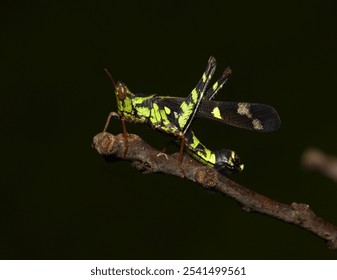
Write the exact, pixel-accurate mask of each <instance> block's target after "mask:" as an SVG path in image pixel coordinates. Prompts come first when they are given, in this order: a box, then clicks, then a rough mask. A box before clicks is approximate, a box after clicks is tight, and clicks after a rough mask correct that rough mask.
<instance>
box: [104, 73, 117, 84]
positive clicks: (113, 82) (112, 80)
mask: <svg viewBox="0 0 337 280" xmlns="http://www.w3.org/2000/svg"><path fill="white" fill-rule="evenodd" d="M104 71H105V73H106V74H107V75H108V77H109V79H110V80H111V82H112V84H113V85H114V88H116V83H115V81H114V79H113V78H112V76H111V74H110V72H109V71H108V69H106V68H104Z"/></svg>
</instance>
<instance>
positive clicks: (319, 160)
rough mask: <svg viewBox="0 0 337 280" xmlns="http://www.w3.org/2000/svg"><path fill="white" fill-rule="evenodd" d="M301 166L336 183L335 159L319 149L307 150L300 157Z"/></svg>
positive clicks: (336, 164) (336, 158)
mask: <svg viewBox="0 0 337 280" xmlns="http://www.w3.org/2000/svg"><path fill="white" fill-rule="evenodd" d="M302 165H303V167H304V168H306V169H309V170H313V171H317V172H320V173H322V174H323V175H325V176H327V177H328V178H330V179H331V180H333V181H335V182H337V157H335V156H331V155H327V154H325V153H323V152H322V151H320V150H319V149H315V148H309V149H307V150H306V151H304V153H303V155H302Z"/></svg>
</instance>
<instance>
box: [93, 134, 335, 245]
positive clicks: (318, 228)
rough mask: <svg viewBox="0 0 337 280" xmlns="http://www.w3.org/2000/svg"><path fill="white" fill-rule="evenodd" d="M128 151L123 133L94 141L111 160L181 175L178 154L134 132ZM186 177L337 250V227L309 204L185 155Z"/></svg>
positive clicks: (245, 207)
mask: <svg viewBox="0 0 337 280" xmlns="http://www.w3.org/2000/svg"><path fill="white" fill-rule="evenodd" d="M127 141H128V150H127V153H126V155H124V153H125V138H124V136H123V134H119V135H116V136H115V135H112V134H110V133H106V132H102V133H99V134H97V135H96V136H95V137H94V140H93V147H94V148H95V149H96V150H97V152H98V153H99V154H101V155H102V156H103V157H104V158H105V159H106V160H108V161H115V160H118V159H120V160H128V161H130V162H131V164H132V166H133V167H135V168H137V169H138V170H139V171H141V172H143V173H145V174H150V173H156V172H160V173H164V174H170V175H175V176H180V177H182V171H181V169H180V168H179V165H178V157H179V154H178V153H175V154H173V155H167V154H164V153H161V152H159V151H158V150H157V149H155V148H153V147H151V146H149V145H148V144H147V143H146V142H144V140H142V139H141V138H140V137H139V136H137V135H135V134H128V137H127ZM182 167H183V169H184V171H185V179H187V180H191V181H193V182H196V183H198V184H200V185H202V186H203V187H204V188H207V189H212V190H214V191H217V192H220V193H222V194H224V195H226V196H229V197H231V198H233V199H235V200H236V201H237V202H238V203H239V204H240V205H241V206H242V208H243V210H245V211H247V212H257V213H260V214H265V215H268V216H271V217H274V218H276V219H279V220H282V221H285V222H287V223H290V224H294V225H297V226H299V227H302V228H304V229H306V230H308V231H310V232H312V233H314V234H316V235H317V236H319V237H321V238H322V239H324V240H325V241H326V243H327V245H328V247H329V248H330V249H337V227H336V226H334V225H332V224H330V223H329V222H327V221H325V220H323V219H322V218H320V217H318V216H317V215H316V214H315V213H314V212H313V211H312V210H311V209H310V207H309V205H307V204H301V203H296V202H293V203H291V205H286V204H283V203H279V202H277V201H274V200H272V199H270V198H268V197H265V196H263V195H260V194H258V193H256V192H253V191H252V190H250V189H248V188H246V187H243V186H241V185H239V184H237V183H235V182H233V181H231V180H230V179H228V178H226V177H225V176H222V175H221V174H220V173H218V172H217V171H216V170H215V169H213V168H209V167H206V166H204V165H202V164H200V163H198V162H197V161H195V160H193V159H192V158H190V157H189V156H187V155H185V156H184V158H183V163H182Z"/></svg>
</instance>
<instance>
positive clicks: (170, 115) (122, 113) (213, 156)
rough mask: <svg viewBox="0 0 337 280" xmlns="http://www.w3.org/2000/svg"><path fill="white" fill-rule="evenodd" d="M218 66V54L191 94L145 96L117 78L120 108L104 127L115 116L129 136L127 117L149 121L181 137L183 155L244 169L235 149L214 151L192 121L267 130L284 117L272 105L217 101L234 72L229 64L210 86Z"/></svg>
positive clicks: (212, 164) (219, 166)
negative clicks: (202, 138)
mask: <svg viewBox="0 0 337 280" xmlns="http://www.w3.org/2000/svg"><path fill="white" fill-rule="evenodd" d="M215 68H216V61H215V58H214V57H210V59H209V60H208V64H207V67H206V70H205V72H204V73H203V75H202V77H201V79H200V81H199V82H198V84H197V86H196V87H195V88H194V89H193V90H192V92H191V93H190V95H189V96H187V98H182V97H171V96H158V95H155V94H154V95H149V96H143V95H140V94H135V93H132V92H131V91H130V90H129V89H128V87H127V86H126V85H125V84H124V83H122V82H118V83H117V84H115V83H114V82H113V83H114V87H115V94H116V98H117V108H118V111H117V113H116V112H111V113H110V114H109V117H108V119H107V122H106V125H105V128H104V131H106V129H107V127H108V125H109V122H110V118H111V117H114V118H119V119H121V120H122V125H123V132H124V135H125V137H126V128H125V121H127V122H136V123H146V124H148V125H149V126H150V127H151V128H152V129H154V130H157V131H160V132H162V133H165V134H168V135H171V136H173V137H175V139H176V141H180V143H181V149H180V152H181V156H182V153H183V150H184V149H186V151H187V152H188V153H189V154H190V155H192V156H193V157H194V158H195V159H196V160H198V161H199V162H201V163H202V164H204V165H207V166H210V167H214V168H216V169H217V170H219V171H220V172H221V173H222V174H226V173H233V172H239V171H242V170H243V164H242V163H241V162H240V159H239V157H238V155H237V154H236V153H235V152H234V151H231V150H226V149H223V150H218V151H211V150H209V149H208V148H206V147H205V146H204V145H203V144H202V143H201V142H200V141H199V139H198V138H197V137H196V136H195V134H194V133H193V131H192V130H191V124H192V122H193V121H194V120H195V118H206V119H210V120H215V121H219V122H222V123H225V124H228V125H231V126H235V127H239V128H244V129H248V130H255V131H264V132H266V131H273V130H276V129H278V128H279V127H280V118H279V116H278V114H277V112H276V111H275V109H274V108H273V107H271V106H268V105H264V104H258V103H246V102H218V101H213V100H212V99H213V98H214V97H215V95H216V94H217V93H218V91H219V90H220V89H221V88H222V87H223V85H224V84H225V83H226V82H227V80H228V78H229V76H230V74H231V70H230V69H229V68H226V70H225V71H224V72H223V74H222V76H221V77H220V79H219V80H218V81H216V82H215V83H214V84H213V85H212V86H211V87H209V88H208V85H209V82H210V80H211V78H212V76H213V73H214V71H215ZM126 140H127V138H126ZM126 144H127V143H126ZM126 149H127V145H126Z"/></svg>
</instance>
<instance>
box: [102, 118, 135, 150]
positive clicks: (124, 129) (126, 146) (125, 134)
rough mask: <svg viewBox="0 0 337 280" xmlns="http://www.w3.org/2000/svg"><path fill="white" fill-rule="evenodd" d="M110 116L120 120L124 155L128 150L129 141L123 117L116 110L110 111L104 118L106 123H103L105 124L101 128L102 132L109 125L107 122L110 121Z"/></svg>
mask: <svg viewBox="0 0 337 280" xmlns="http://www.w3.org/2000/svg"><path fill="white" fill-rule="evenodd" d="M111 118H116V119H120V120H121V122H122V129H123V136H124V141H125V149H124V157H125V156H126V154H127V152H128V150H129V141H128V133H127V131H126V124H125V118H124V117H122V116H120V115H119V114H118V113H116V112H110V113H109V116H108V118H107V120H106V123H105V126H104V129H103V132H106V130H107V128H108V126H109V123H110V120H111Z"/></svg>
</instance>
